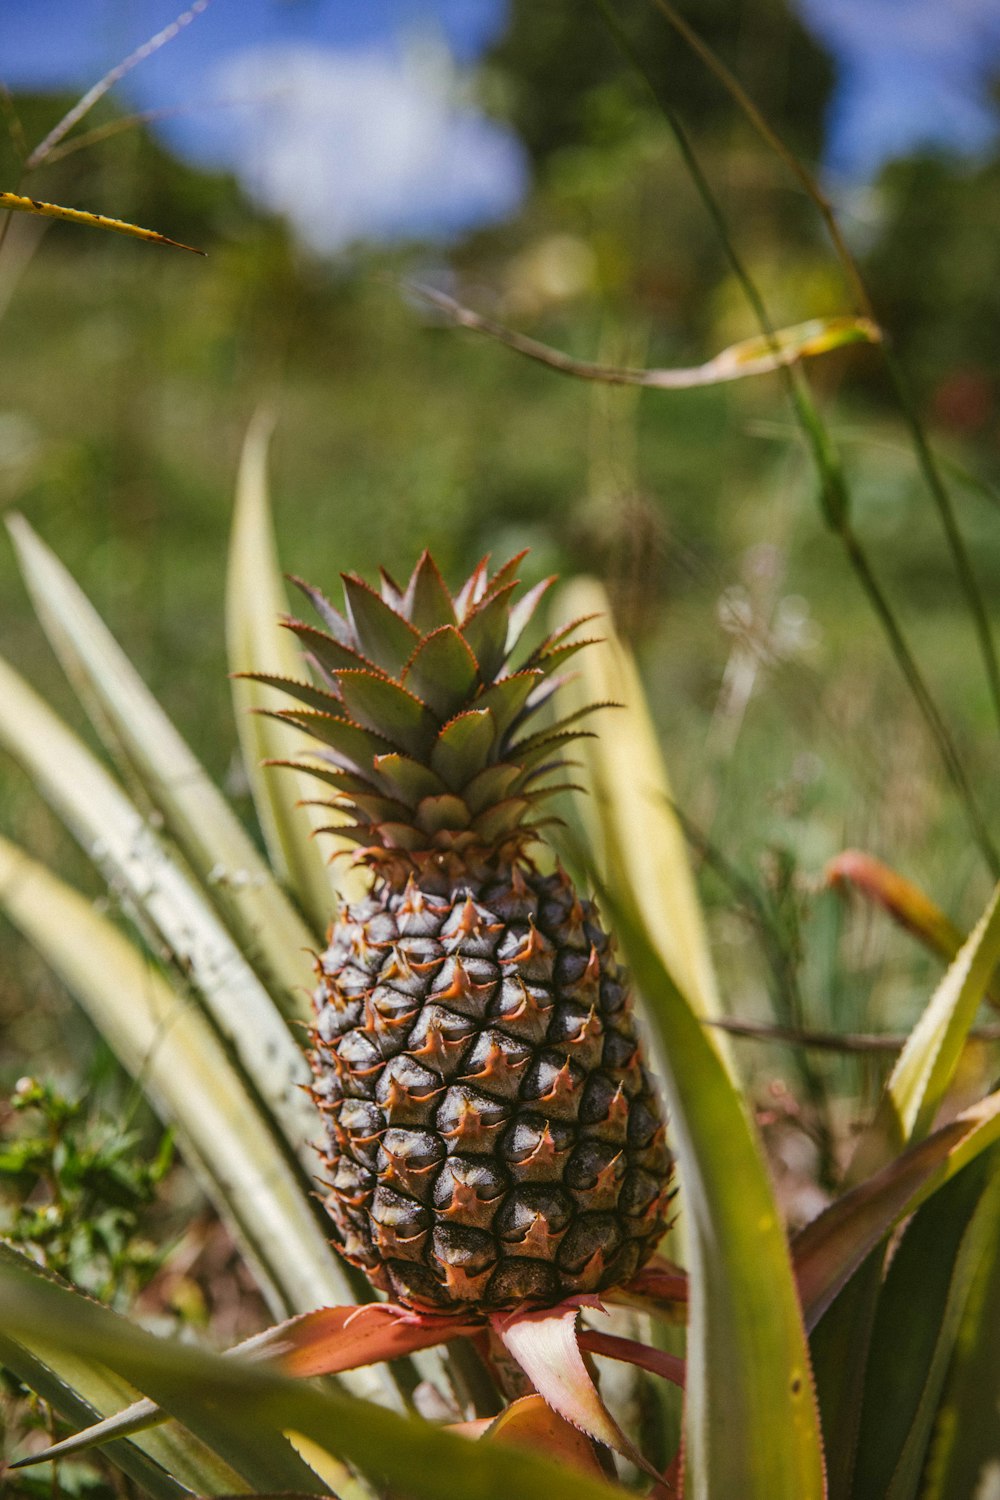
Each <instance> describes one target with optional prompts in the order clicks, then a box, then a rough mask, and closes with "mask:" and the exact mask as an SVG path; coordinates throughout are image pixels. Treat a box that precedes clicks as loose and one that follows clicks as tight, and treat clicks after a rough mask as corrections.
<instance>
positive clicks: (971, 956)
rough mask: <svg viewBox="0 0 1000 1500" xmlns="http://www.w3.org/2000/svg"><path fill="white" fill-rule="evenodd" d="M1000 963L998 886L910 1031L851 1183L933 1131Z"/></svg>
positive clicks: (864, 1139) (859, 1152) (860, 1150)
mask: <svg viewBox="0 0 1000 1500" xmlns="http://www.w3.org/2000/svg"><path fill="white" fill-rule="evenodd" d="M998 961H1000V886H998V887H997V889H996V890H995V891H994V893H993V896H992V898H991V900H990V903H989V905H988V906H987V908H986V910H985V911H984V913H983V915H982V917H981V918H980V919H979V921H978V922H977V924H976V926H975V927H974V928H973V930H972V932H971V933H970V934H969V936H968V938H967V939H966V941H965V942H964V943H963V945H962V947H961V948H960V950H959V952H958V955H957V957H956V958H955V959H954V960H953V962H952V963H951V964H950V965H949V967H948V970H947V972H946V973H945V975H944V978H943V979H942V980H941V983H940V984H939V985H938V987H937V989H936V990H935V991H934V994H933V995H932V996H931V999H930V1001H929V1002H928V1004H927V1006H926V1008H925V1009H924V1011H923V1014H922V1015H921V1017H920V1019H919V1021H918V1022H917V1024H916V1026H914V1028H913V1030H912V1031H911V1032H910V1034H909V1037H908V1038H907V1041H906V1045H905V1046H904V1048H903V1050H902V1052H901V1053H900V1055H899V1057H898V1058H897V1060H896V1064H895V1066H894V1068H893V1070H892V1072H891V1074H890V1075H889V1080H888V1083H887V1084H886V1088H885V1093H884V1094H883V1096H882V1101H881V1104H880V1105H879V1109H878V1111H877V1113H876V1116H875V1119H874V1121H873V1122H872V1124H871V1126H870V1127H869V1129H868V1130H867V1131H866V1133H865V1135H864V1136H863V1137H862V1139H861V1140H860V1142H859V1143H858V1147H857V1150H856V1153H855V1158H854V1161H853V1162H852V1164H851V1169H850V1175H851V1179H852V1181H858V1180H860V1179H861V1178H862V1177H864V1176H867V1175H868V1174H870V1173H871V1172H873V1171H875V1170H877V1168H878V1167H880V1166H882V1165H883V1164H884V1163H885V1162H886V1161H888V1160H889V1159H890V1158H891V1157H892V1156H894V1155H895V1154H896V1152H898V1151H899V1150H900V1149H901V1148H902V1147H903V1146H905V1145H908V1144H909V1143H910V1142H912V1141H915V1140H920V1139H921V1138H922V1137H923V1136H925V1135H926V1134H927V1132H928V1130H929V1129H930V1128H931V1126H932V1124H933V1122H934V1116H935V1115H936V1114H937V1112H938V1110H939V1108H940V1107H941V1104H942V1102H943V1101H944V1097H945V1095H946V1093H947V1091H948V1088H949V1086H950V1084H951V1081H952V1079H953V1077H954V1075H955V1069H956V1067H957V1065H958V1061H959V1058H960V1057H961V1055H962V1049H963V1047H964V1046H965V1042H966V1038H967V1036H968V1033H969V1028H970V1027H971V1025H972V1023H973V1021H974V1020H975V1016H976V1011H977V1010H978V1008H979V1006H980V1004H981V1002H982V999H983V996H984V995H985V993H986V987H987V985H988V984H989V983H990V980H991V979H992V977H993V971H994V969H995V967H996V965H997V962H998Z"/></svg>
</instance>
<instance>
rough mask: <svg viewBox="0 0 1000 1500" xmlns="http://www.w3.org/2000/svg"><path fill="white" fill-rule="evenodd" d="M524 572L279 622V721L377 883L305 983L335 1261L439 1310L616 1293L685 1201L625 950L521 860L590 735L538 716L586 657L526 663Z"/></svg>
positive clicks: (567, 648) (349, 585)
mask: <svg viewBox="0 0 1000 1500" xmlns="http://www.w3.org/2000/svg"><path fill="white" fill-rule="evenodd" d="M522 555H523V554H522ZM520 560H521V559H520V558H515V559H513V560H512V561H511V562H510V563H508V564H506V566H504V567H502V568H500V569H499V571H498V572H496V573H494V574H493V575H492V576H490V575H489V574H488V572H487V567H486V562H485V561H484V562H482V563H480V565H479V566H478V567H477V568H476V569H475V571H474V572H473V574H472V575H471V577H470V578H469V579H468V580H467V581H466V582H465V584H464V585H463V587H462V588H461V589H460V590H459V592H458V593H457V594H455V595H452V594H451V593H450V592H449V590H448V589H447V587H446V585H445V584H444V582H443V580H442V578H441V575H440V573H439V571H438V569H437V567H436V566H435V564H434V562H433V560H432V558H431V557H430V556H429V554H427V553H424V555H423V556H422V557H421V559H420V561H419V562H418V564H417V566H416V568H415V570H414V572H413V575H412V577H411V578H410V580H409V583H408V584H407V585H406V587H405V588H403V589H401V588H399V587H398V586H397V585H396V584H395V583H394V582H393V580H392V579H391V578H390V577H389V576H388V575H387V574H385V573H384V572H383V574H382V582H381V590H380V591H378V592H377V591H375V590H374V589H372V588H371V587H369V585H368V584H366V583H365V582H364V581H363V580H362V579H360V578H358V577H356V576H354V575H346V576H345V577H344V579H343V584H344V595H345V610H344V612H343V613H340V612H339V611H338V610H337V609H335V608H334V607H333V605H332V604H331V603H330V602H329V601H328V600H327V599H326V598H325V597H324V596H323V595H322V594H321V593H319V591H318V590H316V589H314V588H312V587H311V586H310V585H308V584H303V583H301V582H300V581H299V580H296V582H297V583H298V584H299V587H301V588H302V589H303V591H304V592H305V593H306V595H307V596H308V597H309V599H310V600H311V602H312V604H313V606H314V607H315V609H316V612H317V614H318V616H319V618H320V619H321V620H322V622H323V626H324V627H325V628H324V629H317V628H315V627H313V626H311V625H308V624H305V623H303V622H302V621H299V620H296V619H288V620H286V621H285V622H284V623H285V624H286V625H287V626H288V627H289V628H290V629H291V630H293V631H294V632H295V634H296V635H297V636H298V637H299V639H300V641H301V643H302V644H303V646H304V647H305V648H306V651H307V653H308V660H309V662H310V667H311V669H312V671H313V672H314V675H315V682H314V683H309V684H306V683H294V682H291V681H288V680H285V679H276V678H270V679H265V680H268V681H270V682H271V683H272V685H273V686H276V687H281V688H282V689H283V690H284V691H285V692H287V693H289V694H290V695H292V696H293V697H294V698H295V699H297V700H298V702H297V703H296V706H295V707H294V708H286V709H283V710H280V714H281V717H283V718H285V719H287V720H291V721H292V722H294V723H295V724H297V725H298V726H299V727H301V728H302V729H304V730H306V731H307V732H308V733H309V734H310V735H311V736H312V737H313V739H314V740H315V741H317V742H318V746H317V748H316V750H315V751H314V752H313V757H312V762H311V764H310V765H309V767H308V769H310V771H311V772H312V774H314V775H316V776H317V777H319V778H320V779H321V780H322V781H324V782H325V783H327V784H328V785H329V786H330V787H332V788H333V797H332V805H334V806H336V807H337V808H338V809H340V810H341V811H343V810H347V811H348V812H349V814H350V816H351V819H352V821H351V822H350V823H349V824H348V825H346V826H338V827H337V829H336V832H337V833H338V834H339V835H340V836H341V837H344V836H345V835H346V836H347V837H348V838H349V839H351V840H352V841H354V842H355V843H356V844H357V846H358V852H357V855H356V859H357V860H358V861H359V862H361V863H362V864H364V865H365V866H367V867H368V869H369V870H370V873H371V877H372V887H371V893H370V895H369V896H368V897H366V898H365V899H363V900H361V901H359V902H357V903H355V904H353V905H349V906H345V907H344V908H343V909H342V910H341V912H340V914H339V916H338V917H337V920H336V921H335V922H334V924H333V926H332V928H331V931H330V935H329V945H328V947H327V949H326V952H325V953H323V955H322V956H321V957H320V958H319V960H318V964H317V971H318V975H319V987H318V989H317V991H316V995H315V1008H316V1026H315V1030H314V1034H313V1049H312V1066H313V1072H314V1075H315V1082H314V1087H313V1097H314V1099H315V1101H316V1104H317V1106H318V1108H319V1110H320V1111H321V1113H322V1116H323V1118H324V1121H325V1143H324V1148H323V1153H322V1154H323V1159H324V1163H325V1166H326V1169H327V1172H328V1180H327V1182H326V1189H327V1193H328V1196H327V1197H326V1204H327V1207H328V1209H329V1212H330V1215H331V1217H332V1220H333V1223H334V1225H335V1226H336V1242H337V1245H338V1247H339V1249H340V1250H341V1252H342V1253H343V1255H344V1256H345V1257H346V1258H347V1260H348V1261H350V1262H351V1263H352V1264H354V1265H356V1266H361V1267H363V1269H364V1270H365V1272H366V1273H367V1275H368V1277H369V1279H370V1280H371V1282H372V1283H373V1284H374V1286H375V1287H377V1288H378V1289H379V1290H381V1291H384V1292H387V1293H389V1294H390V1296H391V1297H392V1298H393V1299H394V1300H395V1301H397V1302H399V1303H402V1304H403V1305H405V1306H409V1307H414V1308H418V1309H421V1310H425V1311H426V1310H440V1311H448V1312H456V1311H463V1310H474V1311H476V1312H478V1313H492V1312H496V1311H500V1310H502V1309H505V1308H512V1307H515V1306H517V1305H520V1304H522V1303H525V1302H527V1303H537V1304H540V1305H551V1304H554V1303H556V1302H559V1301H561V1300H562V1299H563V1298H565V1297H567V1296H570V1295H572V1294H574V1293H590V1292H596V1291H600V1290H601V1289H602V1288H607V1287H611V1286H614V1285H618V1284H619V1283H621V1282H625V1281H628V1280H629V1279H630V1278H631V1277H632V1276H633V1275H634V1274H635V1272H636V1271H637V1270H638V1269H639V1267H640V1266H641V1265H642V1263H643V1262H644V1261H645V1260H646V1259H647V1258H648V1256H649V1255H650V1254H651V1253H652V1251H653V1249H654V1248H655V1246H656V1243H657V1240H658V1239H659V1237H660V1235H661V1233H662V1230H663V1227H664V1221H665V1215H666V1210H667V1204H668V1200H669V1198H670V1195H671V1177H672V1161H671V1157H670V1153H669V1151H668V1148H667V1146H666V1142H665V1127H664V1122H663V1116H662V1112H661V1108H660V1104H659V1101H658V1099H657V1096H656V1093H655V1090H654V1087H653V1085H652V1082H651V1080H650V1077H649V1074H648V1072H647V1070H646V1067H645V1066H644V1063H643V1058H642V1052H641V1048H640V1045H639V1040H638V1036H637V1033H636V1027H635V1022H634V1018H633V1014H632V1002H631V996H630V992H629V983H628V978H627V975H626V973H625V972H624V970H623V969H622V967H621V965H620V964H619V963H618V962H617V961H616V959H615V956H614V940H613V939H612V938H611V937H610V936H609V934H608V933H607V932H606V931H605V930H604V928H603V927H602V925H601V922H600V919H599V917H598V914H597V910H596V908H595V906H594V903H593V902H592V901H589V900H587V899H584V898H582V897H581V896H580V895H578V893H577V891H576V890H575V889H574V886H573V884H572V882H571V881H570V880H569V878H568V877H567V875H566V874H565V873H564V872H563V871H562V870H561V869H557V870H556V872H555V873H554V874H543V873H540V872H539V870H538V869H537V868H536V866H535V864H534V863H533V862H532V860H531V858H530V856H529V849H530V847H531V845H532V844H533V843H534V842H535V841H536V840H537V839H538V837H539V831H540V829H541V828H542V827H543V825H544V821H545V820H544V819H540V818H539V810H540V808H541V807H542V806H543V804H544V802H545V800H546V798H548V797H549V796H551V794H552V793H553V792H554V791H556V790H558V787H559V783H560V779H561V776H562V772H563V768H564V762H563V760H562V752H563V750H564V749H565V747H566V746H567V744H569V743H570V742H572V741H573V740H574V739H575V738H578V737H579V736H580V735H581V734H583V733H585V732H586V731H584V730H582V729H581V728H580V727H579V719H580V717H582V716H581V715H574V716H572V717H571V718H570V719H564V720H562V721H561V722H559V723H556V724H555V725H553V726H552V727H549V728H541V729H538V728H535V726H534V724H533V723H532V720H533V718H534V716H535V715H536V714H537V713H538V711H539V710H540V709H541V708H542V707H543V705H545V704H546V703H547V701H548V699H549V698H550V697H551V695H552V693H553V692H554V690H555V688H556V687H557V686H558V683H559V680H560V679H559V675H558V674H559V670H560V668H561V666H562V664H563V663H564V662H565V660H566V659H567V658H568V657H569V656H570V655H571V654H572V653H573V652H574V651H575V650H577V649H578V648H579V645H580V644H586V643H580V642H577V641H575V640H571V639H569V637H570V635H571V630H565V631H560V632H558V633H557V634H555V635H552V636H550V637H549V638H548V639H547V640H545V641H544V642H543V643H542V644H541V645H540V646H538V647H537V648H536V649H535V650H533V651H531V652H530V653H528V654H526V655H525V654H523V653H522V656H523V659H522V660H521V662H520V664H519V665H514V664H513V661H512V657H513V655H514V653H515V652H516V650H517V646H518V642H519V640H520V639H521V636H522V632H523V631H524V628H525V626H526V625H527V623H528V621H529V619H530V617H531V614H532V611H533V609H534V608H535V606H536V604H537V602H538V600H539V598H540V597H541V594H542V593H543V592H544V588H545V585H544V584H542V585H539V586H538V587H537V588H535V589H533V590H531V591H530V592H528V593H527V594H526V595H524V597H523V598H522V599H521V600H520V602H519V603H513V602H512V596H513V595H514V593H515V591H516V589H517V587H518V580H517V578H516V576H515V575H516V569H517V566H518V564H519V562H520ZM320 747H321V748H320ZM554 778H555V780H554Z"/></svg>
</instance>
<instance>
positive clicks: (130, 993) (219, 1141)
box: [0, 839, 352, 1404]
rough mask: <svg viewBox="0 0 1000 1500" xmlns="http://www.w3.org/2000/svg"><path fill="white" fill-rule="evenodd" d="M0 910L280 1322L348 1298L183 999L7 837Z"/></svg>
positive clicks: (273, 1149) (226, 1064)
mask: <svg viewBox="0 0 1000 1500" xmlns="http://www.w3.org/2000/svg"><path fill="white" fill-rule="evenodd" d="M0 906H2V908H3V910H4V911H5V912H6V914H7V916H8V917H9V918H10V920H11V921H12V922H13V923H14V925H15V926H16V927H18V928H20V930H21V931H22V932H23V933H24V935H25V936H26V937H27V938H28V940H29V941H30V942H31V943H32V944H33V945H34V946H35V947H36V948H37V949H38V951H39V952H40V953H41V954H42V956H43V957H44V958H45V960H46V961H47V962H48V963H49V964H51V966H52V968H53V969H55V971H56V972H57V973H58V974H59V976H60V978H61V979H62V980H63V981H64V983H65V984H66V986H67V987H68V988H69V989H70V990H71V991H72V993H73V994H74V995H75V996H76V998H77V999H78V1000H79V1001H80V1003H81V1004H82V1005H83V1006H84V1008H85V1009H86V1010H87V1012H88V1014H89V1015H90V1017H91V1019H92V1020H93V1022H94V1024H95V1026H96V1027H97V1028H98V1030H99V1031H100V1032H101V1033H102V1034H103V1035H104V1036H105V1037H106V1038H107V1040H108V1042H109V1044H110V1045H111V1047H112V1048H113V1049H114V1051H115V1052H116V1053H117V1055H118V1057H119V1058H120V1060H121V1062H122V1064H123V1065H124V1067H125V1068H126V1069H127V1070H128V1071H129V1072H130V1073H131V1074H132V1075H133V1076H134V1077H136V1078H138V1079H140V1080H141V1081H142V1085H143V1088H144V1089H145V1090H146V1091H147V1092H148V1094H149V1096H150V1098H151V1100H152V1101H153V1103H154V1104H155V1106H156V1108H157V1111H158V1112H159V1114H160V1115H161V1117H162V1118H163V1119H164V1120H166V1121H168V1122H169V1123H170V1124H171V1125H173V1126H174V1127H175V1129H176V1130H177V1132H178V1134H179V1136H180V1139H181V1143H182V1148H183V1150H184V1153H185V1157H186V1159H187V1160H188V1161H189V1162H191V1163H192V1164H193V1165H195V1166H196V1167H197V1169H198V1171H199V1175H200V1176H201V1177H202V1179H203V1181H205V1182H206V1183H207V1184H208V1186H209V1190H210V1192H211V1195H212V1197H213V1200H214V1201H215V1203H216V1205H217V1206H218V1207H219V1209H220V1211H221V1212H222V1213H223V1214H224V1215H225V1216H226V1218H227V1219H228V1220H229V1222H230V1223H232V1224H233V1225H234V1227H235V1228H236V1230H237V1231H238V1234H239V1238H240V1241H241V1243H242V1244H244V1245H245V1246H247V1247H248V1250H249V1253H250V1254H251V1256H252V1258H253V1260H254V1261H255V1262H256V1263H257V1264H258V1266H259V1267H261V1268H262V1270H263V1273H264V1277H265V1280H266V1282H267V1283H269V1284H270V1286H271V1287H272V1288H273V1289H274V1292H275V1298H276V1300H275V1310H276V1312H280V1313H289V1312H308V1311H311V1310H312V1309H313V1308H315V1307H318V1306H322V1305H324V1304H325V1303H329V1302H342V1301H345V1300H347V1301H350V1300H352V1299H351V1297H350V1293H349V1291H348V1289H347V1286H346V1282H345V1279H344V1276H343V1273H342V1271H341V1269H340V1265H339V1263H338V1261H337V1259H336V1257H335V1256H334V1253H333V1251H332V1250H331V1249H330V1246H329V1245H328V1244H327V1241H326V1239H325V1237H324V1235H323V1233H322V1230H321V1229H320V1227H319V1224H318V1223H317V1221H316V1218H315V1215H314V1213H313V1211H312V1209H311V1207H310V1205H309V1202H308V1199H307V1197H306V1194H305V1193H304V1192H303V1190H302V1187H301V1186H300V1182H299V1179H298V1177H297V1175H296V1174H295V1172H294V1171H293V1170H292V1169H291V1167H290V1165H289V1163H288V1159H287V1156H286V1154H285V1149H284V1147H283V1145H282V1143H281V1142H280V1141H279V1139H278V1138H277V1136H276V1134H275V1132H274V1130H273V1128H272V1127H271V1126H270V1125H269V1124H268V1122H267V1120H266V1118H265V1117H264V1116H263V1115H262V1113H261V1111H260V1109H259V1106H257V1105H256V1104H254V1103H253V1101H252V1100H251V1098H250V1096H249V1095H248V1093H247V1090H246V1087H245V1085H244V1084H243V1083H242V1081H241V1080H240V1078H239V1076H238V1074H237V1073H236V1072H235V1070H234V1068H233V1066H232V1063H231V1062H230V1061H229V1058H228V1056H227V1054H226V1049H225V1047H224V1046H223V1045H222V1043H221V1042H220V1041H219V1039H218V1037H217V1036H216V1034H215V1032H214V1031H213V1030H212V1027H211V1026H210V1024H209V1023H208V1021H207V1020H206V1019H205V1017H204V1016H203V1015H202V1014H201V1012H200V1011H199V1009H198V1007H197V1006H196V1005H195V1003H194V1002H193V1001H192V1000H191V999H190V997H188V996H186V995H183V994H181V993H179V992H178V991H176V990H175V989H174V988H172V987H171V985H170V984H168V983H167V981H166V980H165V979H164V977H163V976H162V974H161V973H159V972H158V970H157V969H156V968H155V967H154V966H153V965H152V964H151V963H150V961H149V960H148V959H147V958H146V957H145V956H144V955H143V954H141V953H140V952H139V951H138V949H137V948H135V947H134V946H133V944H132V943H130V942H129V941H128V939H127V938H125V937H124V936H123V934H122V933H121V932H120V931H119V930H118V928H117V927H115V926H114V924H113V923H112V922H111V921H110V920H109V919H108V918H107V917H105V916H103V915H101V914H100V913H99V912H98V911H96V910H95V908H94V907H93V905H92V904H91V903H90V902H88V901H87V900H86V899H85V898H84V897H83V896H81V895H80V894H79V893H78V892H77V891H74V890H73V889H72V888H71V887H69V886H68V885H66V884H64V882H62V881H61V880H59V879H58V878H57V877H56V876H55V875H53V874H52V873H51V872H50V871H49V870H47V869H46V868H45V866H44V865H42V864H40V863H38V862H37V861H36V860H33V859H31V858H29V856H28V855H26V854H24V853H23V852H22V851H21V850H19V849H18V848H17V847H16V846H15V845H13V844H11V843H9V842H7V841H6V840H4V839H0ZM125 1404H127V1403H125Z"/></svg>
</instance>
